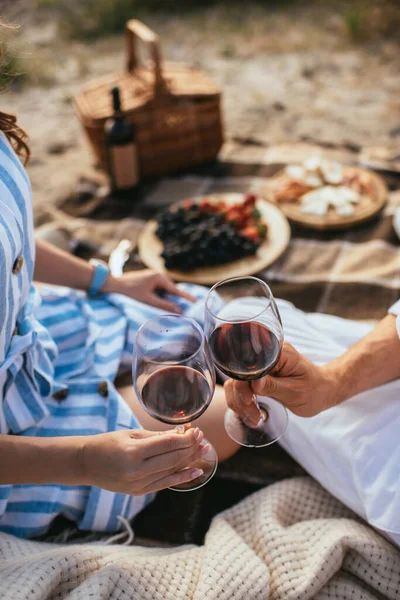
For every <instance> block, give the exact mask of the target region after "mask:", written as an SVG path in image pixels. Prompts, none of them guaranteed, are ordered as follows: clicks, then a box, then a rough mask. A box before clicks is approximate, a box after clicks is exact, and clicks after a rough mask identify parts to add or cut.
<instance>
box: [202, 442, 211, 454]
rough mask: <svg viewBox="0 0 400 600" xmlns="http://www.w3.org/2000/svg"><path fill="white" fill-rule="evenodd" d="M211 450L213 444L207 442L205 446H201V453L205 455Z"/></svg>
mask: <svg viewBox="0 0 400 600" xmlns="http://www.w3.org/2000/svg"><path fill="white" fill-rule="evenodd" d="M210 450H211V444H206V445H205V446H201V447H200V455H201V456H205V455H206V454H208V453H209V452H210Z"/></svg>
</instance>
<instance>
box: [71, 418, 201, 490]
mask: <svg viewBox="0 0 400 600" xmlns="http://www.w3.org/2000/svg"><path fill="white" fill-rule="evenodd" d="M202 439H203V433H202V432H201V431H200V430H199V429H198V428H197V427H196V428H195V429H189V430H187V431H186V432H185V433H176V432H175V431H173V430H172V431H165V432H152V431H145V430H143V429H137V430H136V429H135V430H131V431H126V430H124V431H114V432H111V433H102V434H99V435H92V436H88V437H87V438H85V439H84V441H83V443H82V446H81V448H80V452H79V461H78V462H79V463H80V465H81V469H82V470H83V472H82V474H81V477H80V479H82V483H83V484H84V485H93V486H96V487H100V488H103V489H106V490H110V491H112V492H118V493H122V494H130V495H132V496H141V495H143V494H147V493H149V492H157V491H159V490H162V489H164V488H167V487H170V486H175V485H178V484H179V483H185V482H187V481H191V480H192V479H195V478H196V477H199V476H200V475H201V474H202V471H201V470H198V469H195V468H194V467H192V468H190V467H191V466H192V465H193V463H194V462H195V461H197V460H199V459H201V458H202V457H204V456H205V455H206V454H207V452H209V450H210V447H209V444H206V445H201V441H202Z"/></svg>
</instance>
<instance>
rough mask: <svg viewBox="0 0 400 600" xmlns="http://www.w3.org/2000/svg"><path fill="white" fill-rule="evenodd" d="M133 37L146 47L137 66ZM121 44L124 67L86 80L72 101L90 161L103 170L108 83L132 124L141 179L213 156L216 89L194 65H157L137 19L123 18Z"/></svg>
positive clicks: (155, 45)
mask: <svg viewBox="0 0 400 600" xmlns="http://www.w3.org/2000/svg"><path fill="white" fill-rule="evenodd" d="M138 40H141V41H142V42H144V43H145V45H146V46H147V47H148V48H149V50H150V52H151V59H152V60H151V62H150V64H146V65H141V64H139V61H138V54H137V42H138ZM126 47H127V64H126V70H125V71H124V72H119V73H114V74H113V75H110V76H108V77H106V78H103V79H102V80H98V81H96V82H95V83H92V84H91V85H89V86H87V87H86V88H85V89H84V90H83V91H82V92H81V93H80V94H79V95H78V96H76V97H75V99H74V105H75V109H76V112H77V114H78V117H79V119H80V121H81V123H82V125H83V127H84V130H85V132H86V135H87V137H88V140H89V143H90V147H91V149H92V151H93V154H94V156H95V159H96V161H97V162H98V163H99V164H100V166H101V167H102V168H103V169H104V170H107V160H106V148H105V142H104V123H105V121H106V120H107V119H108V118H109V117H110V116H111V115H112V104H111V95H110V89H111V88H112V87H114V86H118V87H119V88H120V92H121V99H122V106H123V110H124V114H125V116H126V118H127V119H128V120H129V121H131V122H132V123H133V125H134V127H135V132H136V140H137V146H138V155H139V168H140V176H141V177H146V176H152V175H162V174H165V173H169V172H172V171H178V170H181V169H184V168H186V167H189V166H192V165H196V164H199V163H202V162H206V161H210V160H214V159H215V157H216V156H217V154H218V152H219V150H220V148H221V145H222V142H223V132H222V118H221V102H220V101H221V93H220V91H219V90H218V88H217V87H216V86H215V85H214V84H213V83H212V82H211V81H210V80H209V79H208V78H207V77H206V76H205V75H204V74H203V73H201V72H200V71H198V70H196V69H193V68H191V67H188V66H186V65H182V64H179V63H172V64H171V63H170V64H168V63H163V62H162V60H161V54H160V46H159V40H158V36H157V35H156V34H155V33H154V32H153V31H151V30H150V29H149V28H148V27H147V26H146V25H144V24H143V23H141V22H140V21H137V20H131V21H128V23H127V26H126Z"/></svg>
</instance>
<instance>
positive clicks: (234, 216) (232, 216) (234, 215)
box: [225, 207, 246, 229]
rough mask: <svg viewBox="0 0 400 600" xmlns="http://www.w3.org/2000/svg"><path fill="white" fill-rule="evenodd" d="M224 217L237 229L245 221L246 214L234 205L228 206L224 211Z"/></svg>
mask: <svg viewBox="0 0 400 600" xmlns="http://www.w3.org/2000/svg"><path fill="white" fill-rule="evenodd" d="M225 219H226V221H227V222H228V223H234V224H235V225H236V227H238V228H239V229H240V228H241V227H243V226H244V224H245V223H246V216H245V215H243V213H242V212H241V210H240V209H239V208H236V207H233V208H230V209H229V210H228V211H227V212H226V213H225Z"/></svg>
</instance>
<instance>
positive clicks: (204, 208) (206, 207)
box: [199, 198, 214, 212]
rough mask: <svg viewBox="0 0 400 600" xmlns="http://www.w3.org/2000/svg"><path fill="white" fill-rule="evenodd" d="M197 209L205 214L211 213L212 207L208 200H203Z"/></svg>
mask: <svg viewBox="0 0 400 600" xmlns="http://www.w3.org/2000/svg"><path fill="white" fill-rule="evenodd" d="M199 208H200V210H201V211H203V212H207V211H212V210H213V208H214V207H213V205H212V203H211V202H210V200H209V199H208V198H203V200H201V202H200V203H199Z"/></svg>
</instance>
